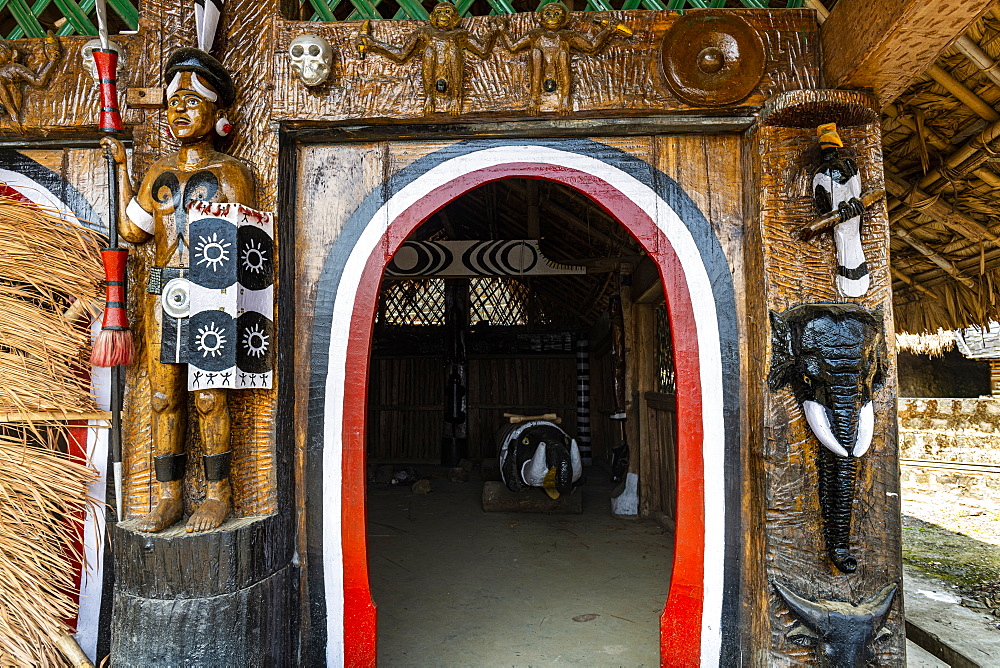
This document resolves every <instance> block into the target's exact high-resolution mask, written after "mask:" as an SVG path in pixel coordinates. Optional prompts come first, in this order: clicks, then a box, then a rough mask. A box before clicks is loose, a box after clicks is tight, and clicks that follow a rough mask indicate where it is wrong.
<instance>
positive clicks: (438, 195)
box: [309, 139, 741, 665]
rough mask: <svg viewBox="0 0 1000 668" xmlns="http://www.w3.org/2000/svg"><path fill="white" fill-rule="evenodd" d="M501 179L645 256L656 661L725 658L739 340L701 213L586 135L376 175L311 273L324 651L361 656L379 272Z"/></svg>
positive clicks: (735, 513) (461, 153)
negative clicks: (672, 482) (581, 212)
mask: <svg viewBox="0 0 1000 668" xmlns="http://www.w3.org/2000/svg"><path fill="white" fill-rule="evenodd" d="M506 178H532V179H542V180H549V181H554V182H557V183H561V184H563V185H566V186H568V187H571V188H573V189H574V190H576V191H578V192H580V193H582V194H583V195H585V196H587V197H588V198H589V199H591V200H592V201H594V202H595V203H596V204H597V205H598V206H600V207H601V208H602V209H604V210H605V211H606V212H607V213H608V214H610V215H611V216H612V217H613V218H615V219H616V220H618V221H619V223H621V224H622V225H624V226H625V228H626V229H627V230H628V231H629V232H630V233H631V234H632V235H633V236H634V237H635V238H636V240H637V241H638V242H639V243H640V244H641V245H642V246H643V247H644V248H645V249H646V251H647V252H648V253H649V255H650V257H651V258H653V259H654V260H655V261H656V263H657V266H658V268H659V271H660V276H661V280H662V281H663V285H664V289H665V292H666V294H667V295H669V299H668V303H667V308H668V312H669V315H670V320H671V328H672V331H673V336H674V343H675V358H676V363H677V370H676V378H677V412H678V480H679V483H678V485H679V488H680V489H679V494H678V504H677V529H676V533H675V545H676V549H675V555H674V567H673V573H672V577H671V583H670V590H669V594H668V598H667V602H666V606H665V608H664V612H663V615H662V617H661V621H660V648H661V661H662V663H663V664H664V665H694V664H703V665H719V664H726V663H727V662H729V661H731V659H732V658H733V657H737V656H738V655H739V652H740V647H739V638H740V637H741V634H740V633H739V615H740V612H739V610H740V606H739V599H740V581H741V578H740V550H739V537H740V489H741V483H740V463H739V462H740V460H739V442H740V424H739V415H740V405H739V356H738V349H739V348H738V323H737V322H736V304H735V294H734V290H733V280H732V275H731V273H730V269H729V264H728V261H727V258H726V256H725V254H724V252H723V250H722V247H721V245H720V244H719V241H718V239H717V238H716V237H715V234H714V232H713V231H712V227H711V225H710V224H709V222H708V221H707V220H706V219H705V217H704V216H703V215H702V213H701V212H700V211H699V210H698V207H697V206H696V205H695V204H694V202H693V201H692V200H691V199H690V198H689V197H688V196H687V195H686V194H685V193H684V191H683V189H681V188H680V186H679V185H678V184H677V183H676V182H675V181H673V180H672V179H670V178H669V177H667V176H666V175H665V174H663V173H662V172H659V171H657V170H656V169H655V168H654V167H652V166H651V165H649V164H648V163H646V162H644V161H642V160H640V159H639V158H637V157H635V156H633V155H631V154H629V153H625V152H624V151H620V150H618V149H615V148H611V147H609V146H607V145H606V144H602V143H599V142H596V141H592V140H588V139H554V140H540V139H492V140H471V141H461V142H456V143H455V144H452V145H449V146H446V147H444V148H441V149H439V150H437V151H434V152H432V153H430V154H428V155H426V156H424V157H422V158H420V159H418V160H416V161H415V162H413V163H412V164H410V165H408V166H407V167H405V168H403V169H402V170H400V171H399V172H397V173H396V174H394V175H393V176H391V177H389V178H388V179H387V181H386V182H385V183H384V184H383V186H382V187H379V188H376V189H375V192H373V193H372V194H371V195H370V196H369V197H368V198H366V199H365V201H364V202H363V203H362V205H361V206H360V207H358V209H357V210H356V211H355V212H354V214H353V215H352V216H351V217H350V218H349V220H348V221H347V223H346V224H345V226H344V228H343V229H342V230H341V232H340V234H339V236H338V237H337V239H336V240H334V241H333V244H332V246H331V249H330V252H329V254H328V256H327V259H326V262H325V265H324V270H323V274H322V278H321V281H322V283H323V290H324V293H325V295H323V296H324V297H325V298H326V300H325V301H324V300H322V299H320V298H317V304H316V309H317V312H316V325H315V326H314V331H313V342H314V343H313V367H314V371H313V381H312V382H311V387H312V388H313V391H312V393H311V396H310V403H311V405H313V406H322V409H323V410H322V411H321V412H320V413H321V414H320V415H319V416H318V418H319V419H318V420H317V421H315V423H314V420H312V419H311V420H310V426H309V431H310V436H309V438H310V442H315V441H316V440H319V441H320V442H321V443H322V448H321V450H322V457H321V462H317V464H318V465H319V466H320V468H321V469H322V471H323V474H322V475H323V494H322V500H319V499H314V500H313V502H314V503H315V502H319V503H320V504H321V506H322V511H321V512H322V514H323V517H322V522H321V525H322V526H323V531H324V538H323V541H322V542H323V548H322V550H323V556H322V569H323V575H324V579H323V587H324V592H323V596H324V603H325V615H326V625H325V630H326V639H325V643H324V644H325V647H326V659H327V662H328V663H330V664H336V663H340V662H343V663H345V664H346V665H373V664H374V661H375V647H376V628H375V606H374V604H373V602H372V599H371V593H370V588H369V583H368V564H367V549H366V535H365V515H366V510H365V443H366V429H367V419H366V418H367V413H366V404H367V394H368V392H367V383H368V365H369V361H370V350H371V341H372V334H373V323H374V316H375V311H376V308H377V302H378V293H379V289H380V284H381V278H382V272H383V270H384V268H385V266H386V264H387V263H388V261H389V259H390V258H391V257H392V255H393V254H394V253H395V252H396V250H397V249H398V248H399V247H400V245H401V244H402V243H403V242H404V241H405V240H406V238H407V237H408V236H409V234H410V233H411V232H412V231H413V230H415V229H416V228H417V227H418V226H419V225H420V224H421V223H423V222H424V221H425V220H427V219H428V218H429V217H430V216H431V215H433V214H434V213H435V212H436V211H437V210H439V209H441V208H442V207H444V206H446V205H447V204H448V203H449V202H451V201H453V200H455V199H457V198H458V197H460V196H462V195H463V194H465V193H466V192H468V191H470V190H472V189H474V188H476V187H479V186H481V185H484V184H486V183H489V182H492V181H497V180H500V179H506ZM341 286H346V287H347V288H348V289H340V287H341ZM310 413H311V414H312V413H313V411H310ZM706 463H708V466H706V465H705V464H706ZM720 492H721V493H720ZM341 565H342V566H341ZM314 567H315V566H314Z"/></svg>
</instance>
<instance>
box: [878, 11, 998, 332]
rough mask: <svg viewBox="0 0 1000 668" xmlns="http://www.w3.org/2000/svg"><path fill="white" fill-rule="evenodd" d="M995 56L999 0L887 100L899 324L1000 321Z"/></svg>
mask: <svg viewBox="0 0 1000 668" xmlns="http://www.w3.org/2000/svg"><path fill="white" fill-rule="evenodd" d="M977 49H978V50H981V52H982V53H984V54H985V56H986V58H987V59H988V60H984V59H983V58H982V56H978V54H977V53H976V51H977ZM977 57H978V58H979V60H980V61H981V62H980V63H977V62H975V59H976V58H977ZM997 59H1000V11H998V9H997V8H993V9H991V10H990V11H989V12H988V13H987V14H986V15H985V16H984V17H983V18H982V19H980V20H979V21H978V22H977V23H975V24H974V25H973V26H972V27H971V28H970V29H969V30H968V31H967V32H966V34H965V35H964V36H963V38H961V39H960V40H959V41H958V42H957V43H956V44H955V45H953V46H952V47H950V48H948V49H946V50H945V51H944V52H942V53H941V55H940V56H939V58H938V60H937V62H936V63H935V64H934V65H933V66H932V67H931V68H930V69H929V70H928V71H927V73H925V74H924V75H923V76H921V77H919V78H918V79H917V80H915V81H913V82H912V83H911V85H910V87H909V88H907V89H906V90H905V91H904V92H903V93H902V94H901V95H900V96H899V97H898V98H896V100H894V101H893V102H892V103H891V104H888V105H886V106H885V107H884V108H883V115H882V132H883V146H884V149H885V153H884V164H885V171H886V182H887V190H888V191H889V193H890V195H891V197H890V200H889V208H890V212H889V217H890V222H891V229H892V233H893V236H892V243H891V254H892V255H891V263H892V269H893V277H894V280H893V294H894V302H895V311H896V329H897V331H905V332H910V333H923V332H936V331H937V330H938V329H939V328H942V329H960V328H963V327H967V326H970V325H985V324H987V323H988V321H989V320H991V319H993V320H1000V299H998V297H997V291H998V290H1000V190H998V186H1000V162H998V161H1000V112H998V111H996V108H997V106H998V104H1000V72H998V71H1000V66H998V67H997V70H998V71H993V72H990V73H988V72H987V71H986V69H988V68H989V67H990V61H995V60H997ZM904 202H905V203H904Z"/></svg>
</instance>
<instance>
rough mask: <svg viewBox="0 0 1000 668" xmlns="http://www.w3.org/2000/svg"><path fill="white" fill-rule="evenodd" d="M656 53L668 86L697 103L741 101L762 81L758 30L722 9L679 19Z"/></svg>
mask: <svg viewBox="0 0 1000 668" xmlns="http://www.w3.org/2000/svg"><path fill="white" fill-rule="evenodd" d="M660 53H661V58H662V61H663V74H664V79H665V80H666V82H667V85H668V86H670V90H671V91H673V93H674V95H676V96H677V97H678V98H680V99H681V100H683V101H684V102H687V103H688V104H691V105H696V106H713V107H714V106H722V105H726V104H732V103H734V102H739V101H740V100H742V99H743V98H745V97H746V96H748V95H749V94H750V93H752V92H753V90H754V89H755V88H756V87H757V84H758V83H760V80H761V78H762V77H763V76H764V67H765V63H766V60H767V58H766V56H765V53H764V41H763V40H762V39H761V37H760V35H759V34H758V33H757V31H756V30H754V29H753V28H752V27H751V26H750V24H748V23H747V22H746V21H744V20H743V19H742V18H740V17H738V16H736V15H735V14H733V13H732V12H727V11H725V10H722V11H700V12H693V13H691V14H687V15H685V16H683V17H681V18H679V19H677V22H676V23H675V24H674V26H673V27H672V28H671V29H670V32H668V33H667V34H666V36H665V37H664V38H663V47H662V50H661V52H660Z"/></svg>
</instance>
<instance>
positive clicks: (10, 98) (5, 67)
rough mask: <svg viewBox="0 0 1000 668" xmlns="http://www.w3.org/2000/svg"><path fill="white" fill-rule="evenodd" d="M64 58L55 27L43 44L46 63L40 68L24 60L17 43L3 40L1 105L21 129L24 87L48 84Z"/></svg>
mask: <svg viewBox="0 0 1000 668" xmlns="http://www.w3.org/2000/svg"><path fill="white" fill-rule="evenodd" d="M61 57H62V48H61V47H60V46H59V40H58V39H57V38H56V36H55V35H54V34H53V33H52V31H51V30H50V31H49V32H48V34H47V35H46V36H45V43H44V44H43V45H42V63H41V65H39V67H38V70H37V71H35V70H32V69H31V68H29V67H28V66H27V65H24V64H23V63H21V62H20V61H21V52H20V51H19V50H18V48H17V46H16V45H15V44H14V42H8V41H7V40H5V39H0V104H2V105H3V107H4V109H5V110H6V111H7V114H8V115H9V116H10V119H11V121H13V123H14V126H15V127H17V128H18V129H20V128H21V103H22V102H23V101H24V86H25V85H28V86H31V87H32V88H44V87H45V86H48V85H49V81H51V80H52V75H53V74H55V66H56V65H57V64H58V63H59V60H60V58H61Z"/></svg>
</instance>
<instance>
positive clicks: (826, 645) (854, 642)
mask: <svg viewBox="0 0 1000 668" xmlns="http://www.w3.org/2000/svg"><path fill="white" fill-rule="evenodd" d="M773 585H774V588H775V590H776V591H777V592H778V594H779V595H780V596H781V598H782V599H783V600H784V601H785V604H786V605H787V606H788V609H789V610H790V611H791V612H792V614H793V615H794V616H795V617H796V618H797V619H798V620H799V621H800V622H801V624H799V625H796V626H795V627H793V628H792V630H791V632H790V633H789V634H788V638H789V640H792V641H795V642H799V641H807V642H808V644H811V645H814V646H815V647H816V660H817V665H819V666H830V667H831V668H844V667H846V668H863V667H864V666H865V665H867V660H868V658H869V654H870V649H869V647H868V645H869V643H871V642H872V641H873V640H875V639H876V638H877V637H878V633H879V630H880V629H881V628H882V626H883V625H884V624H885V619H886V617H887V616H888V614H889V609H890V608H891V607H892V600H893V598H894V596H895V594H896V589H897V585H896V583H892V584H889V585H886V586H885V587H883V588H882V590H881V591H880V592H879V593H878V594H876V595H875V597H874V598H872V599H871V600H870V601H866V602H863V603H860V604H858V605H852V604H850V603H845V602H843V601H823V600H820V601H810V600H808V599H806V598H803V597H802V596H799V595H798V594H796V593H795V592H793V591H792V590H791V589H789V588H788V587H785V586H783V585H781V584H780V583H778V582H774V583H773Z"/></svg>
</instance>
